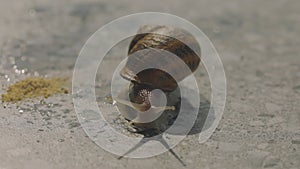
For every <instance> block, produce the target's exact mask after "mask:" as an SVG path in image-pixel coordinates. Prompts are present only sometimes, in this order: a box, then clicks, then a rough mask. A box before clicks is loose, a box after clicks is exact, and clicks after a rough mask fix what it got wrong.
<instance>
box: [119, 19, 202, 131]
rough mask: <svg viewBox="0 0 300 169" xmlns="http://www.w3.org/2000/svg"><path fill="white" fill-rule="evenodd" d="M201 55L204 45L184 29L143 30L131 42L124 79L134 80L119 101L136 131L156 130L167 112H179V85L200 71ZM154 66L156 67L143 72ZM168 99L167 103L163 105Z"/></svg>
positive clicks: (158, 26)
mask: <svg viewBox="0 0 300 169" xmlns="http://www.w3.org/2000/svg"><path fill="white" fill-rule="evenodd" d="M145 32H146V33H145ZM190 47H192V48H193V50H192V49H191V48H190ZM147 49H148V50H147ZM151 49H154V50H151ZM149 50H150V51H149ZM160 51H166V52H170V53H172V54H174V55H175V56H176V57H177V58H180V59H178V60H180V61H181V62H182V61H183V62H182V63H184V64H185V66H188V68H189V70H188V71H186V70H185V69H183V67H182V66H181V65H180V64H179V63H178V62H176V61H175V60H176V59H167V57H165V56H164V54H163V53H161V52H160ZM198 54H200V46H199V44H198V42H197V40H196V39H195V38H194V37H193V36H192V35H191V34H190V33H188V32H187V31H185V30H183V29H179V28H175V27H170V26H160V25H144V26H142V27H140V28H139V30H138V32H137V34H136V35H135V36H134V37H133V39H132V41H131V42H130V45H129V50H128V59H127V62H126V65H125V66H124V67H123V68H122V69H121V71H120V75H121V77H123V78H124V79H126V80H128V81H130V86H129V88H128V89H127V90H125V91H124V92H123V93H121V94H120V96H119V97H118V98H115V101H116V103H117V106H118V109H119V111H120V113H121V114H122V115H123V116H124V117H125V118H126V119H127V120H129V122H130V125H131V126H133V127H134V128H136V129H141V128H143V129H149V128H155V126H157V123H158V122H157V119H158V117H160V116H161V115H162V114H163V112H165V111H174V110H176V104H177V103H178V98H177V97H178V96H177V95H178V93H179V89H178V84H177V82H179V81H181V80H183V79H184V78H185V77H187V76H188V75H190V74H191V73H192V72H194V71H195V70H196V69H197V68H198V66H199V63H200V56H199V55H198ZM150 63H151V64H153V63H154V64H155V65H156V68H148V69H143V68H144V67H147V65H149V64H150ZM160 68H163V69H164V70H161V69H160ZM139 70H141V71H139ZM169 72H172V74H173V76H172V75H171V74H170V73H169ZM126 96H128V99H126ZM164 100H167V102H165V103H163V105H159V104H160V103H161V101H162V102H163V101H164ZM172 100H173V101H172ZM155 102H156V104H157V105H155ZM149 119H150V120H149Z"/></svg>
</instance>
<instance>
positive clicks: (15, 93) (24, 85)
mask: <svg viewBox="0 0 300 169" xmlns="http://www.w3.org/2000/svg"><path fill="white" fill-rule="evenodd" d="M65 81H66V80H65V79H63V78H42V77H30V78H26V79H24V80H21V81H19V82H17V83H15V84H13V85H11V86H9V87H8V90H7V94H2V102H17V101H21V100H24V99H29V98H36V97H45V98H48V97H49V96H52V95H54V94H59V93H65V94H67V93H69V91H68V89H66V88H64V87H63V85H64V84H65Z"/></svg>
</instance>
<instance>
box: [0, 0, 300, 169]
mask: <svg viewBox="0 0 300 169" xmlns="http://www.w3.org/2000/svg"><path fill="white" fill-rule="evenodd" d="M145 11H157V12H167V13H171V14H175V15H178V16H180V17H183V18H186V19H188V20H189V21H191V22H192V23H194V24H195V25H196V26H198V27H199V28H200V29H202V30H203V32H204V33H206V34H207V36H208V37H209V38H210V39H211V40H212V42H213V43H214V45H215V47H216V48H217V50H218V52H219V54H220V56H221V59H222V61H223V64H224V67H225V73H226V77H227V83H228V86H227V88H228V91H227V94H228V96H227V104H226V109H225V112H224V115H223V118H222V120H221V122H220V124H219V126H218V128H217V130H216V131H215V132H214V134H213V135H212V137H211V138H210V139H209V140H208V141H207V142H206V143H204V144H199V143H198V139H197V138H198V135H197V134H195V135H189V136H188V137H187V138H185V139H184V141H182V142H181V143H180V144H179V145H177V146H176V147H175V148H174V151H175V152H176V153H177V154H178V155H179V156H180V157H181V159H182V160H183V161H184V162H185V163H186V165H187V166H186V168H206V169H208V168H212V169H214V168H228V169H232V168H237V169H238V168H244V169H252V168H283V169H287V168H290V169H296V168H299V166H300V161H299V159H300V108H299V104H300V56H299V46H300V39H299V36H300V31H299V30H300V29H299V28H300V12H299V11H300V2H299V1H296V0H294V1H292V0H290V1H289V0H274V1H259V0H254V1H247V0H243V1H240V0H230V1H222V0H213V1H208V0H207V1H202V2H199V1H179V0H178V1H174V2H172V3H171V4H170V2H161V1H155V0H154V1H147V2H144V1H136V2H134V1H129V0H125V1H107V2H104V1H91V0H87V1H86V0H74V1H58V0H55V1H50V0H49V1H34V0H27V1H9V0H2V1H1V2H0V24H1V26H0V59H1V60H0V61H1V62H0V80H1V85H3V86H4V87H5V86H7V85H8V84H10V83H13V82H15V81H16V80H19V79H22V78H23V77H24V76H29V75H43V76H44V75H47V76H51V75H61V74H62V75H64V76H70V77H71V75H72V70H73V65H74V63H75V60H76V58H77V55H78V53H79V51H80V49H81V47H82V46H83V44H84V43H85V41H86V40H87V39H88V38H89V36H90V35H92V33H93V32H95V31H96V30H97V29H98V28H100V27H101V26H102V25H104V24H106V23H107V22H109V21H111V20H113V19H115V18H118V17H120V16H123V15H127V14H131V13H135V12H145ZM15 65H16V66H17V67H16V66H15ZM18 70H21V72H22V70H24V71H25V73H24V74H22V73H21V74H19V72H18ZM203 72H204V71H203ZM202 76H203V77H202V78H203V79H207V77H206V74H205V73H203V75H202ZM99 83H100V84H101V81H100V82H99ZM200 86H201V87H202V88H201V89H202V90H203V91H204V92H203V93H204V95H207V93H208V92H205V91H206V89H207V88H209V82H207V80H203V83H201V85H200ZM97 90H99V92H100V91H101V87H99V88H98V89H97ZM0 92H2V93H3V92H4V91H3V90H2V91H0ZM102 94H103V93H101V92H100V93H99V97H101V96H102ZM4 107H6V108H4ZM153 167H155V168H183V166H182V165H181V164H180V163H179V161H178V160H176V159H175V158H174V156H173V155H172V154H171V153H170V152H167V153H164V154H161V155H159V156H156V157H152V158H147V159H127V158H124V159H121V160H118V159H117V156H115V155H112V154H110V153H108V152H106V151H104V150H103V149H101V148H100V147H98V146H97V145H96V144H94V143H93V142H92V141H91V140H90V139H89V138H88V137H87V136H86V134H85V133H84V131H83V129H82V128H81V127H80V124H79V123H78V122H77V119H76V114H75V112H74V109H73V105H72V98H71V96H70V95H61V96H55V97H51V98H49V99H46V100H42V101H41V100H34V101H29V102H22V103H19V104H10V105H4V104H3V105H1V107H0V169H13V168H30V169H32V168H64V169H67V168H70V169H71V168H87V169H88V168H105V169H106V168H107V169H109V168H132V169H135V168H153Z"/></svg>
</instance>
